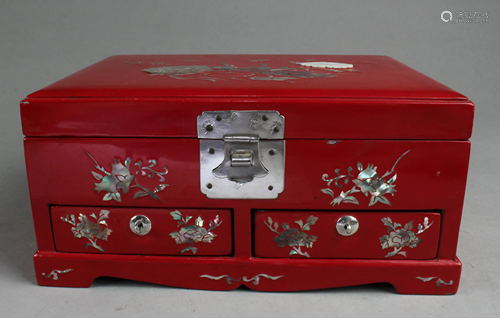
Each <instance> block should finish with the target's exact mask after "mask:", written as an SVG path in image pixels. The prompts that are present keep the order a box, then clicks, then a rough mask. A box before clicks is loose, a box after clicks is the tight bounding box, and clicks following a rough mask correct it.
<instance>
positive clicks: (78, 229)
mask: <svg viewBox="0 0 500 318" xmlns="http://www.w3.org/2000/svg"><path fill="white" fill-rule="evenodd" d="M90 217H92V218H94V219H95V222H94V221H92V220H89V219H88V218H87V216H86V215H84V214H82V213H80V215H79V216H78V221H79V222H78V223H77V222H76V218H75V216H74V215H73V214H71V216H69V215H68V214H66V217H61V220H62V221H63V222H66V223H69V224H71V225H73V227H72V228H71V231H72V232H73V237H75V238H86V239H88V240H89V242H90V243H86V244H85V248H87V247H89V246H92V247H94V248H96V249H98V250H99V251H101V252H104V249H103V248H102V247H100V246H99V245H97V240H103V241H107V240H108V236H110V235H111V232H113V231H112V230H111V229H109V228H108V227H107V226H108V224H106V219H108V218H109V211H108V210H101V212H100V213H99V218H97V216H96V215H95V213H92V214H91V215H90Z"/></svg>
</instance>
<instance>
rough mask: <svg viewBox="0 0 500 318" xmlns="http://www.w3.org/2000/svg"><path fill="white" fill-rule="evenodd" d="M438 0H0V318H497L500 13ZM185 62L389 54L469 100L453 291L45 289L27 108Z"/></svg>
mask: <svg viewBox="0 0 500 318" xmlns="http://www.w3.org/2000/svg"><path fill="white" fill-rule="evenodd" d="M436 2H438V1H435V0H424V1H422V0H420V1H410V0H405V1H401V0H400V1H360V0H350V1H332V0H308V1H298V0H286V1H285V0H281V1H272V0H252V1H235V0H233V1H224V0H203V1H201V0H200V1H194V0H182V1H172V0H164V1H159V0H157V1H128V0H127V1H114V0H113V1H111V0H108V1H102V0H100V1H96V0H86V1H56V0H45V1H34V0H24V1H10V0H0V80H1V82H0V84H1V85H0V107H1V113H0V136H1V137H0V203H1V208H0V316H2V317H86V316H95V317H104V316H106V317H128V316H130V317H132V316H134V317H135V316H137V317H151V316H155V317H160V316H161V317H179V318H180V317H185V316H199V317H225V316H226V315H227V316H228V317H234V316H237V317H255V316H259V317H295V316H299V315H300V316H305V317H310V316H312V317H362V316H364V317H426V316H436V317H446V316H450V317H451V316H453V317H500V304H499V300H500V292H499V284H500V275H499V271H500V270H499V266H500V264H499V259H500V258H499V256H500V249H499V242H500V234H499V233H500V230H499V229H500V211H499V204H498V198H499V196H498V189H497V187H500V183H499V181H498V177H499V175H498V174H499V169H500V167H499V157H500V150H499V148H498V144H499V142H498V139H499V136H500V125H499V120H500V116H499V111H498V108H499V105H498V103H499V101H500V96H499V90H500V77H499V73H500V2H498V1H495V0H490V1H486V0H479V1H440V2H439V3H436ZM444 10H448V11H451V12H453V13H455V12H456V11H466V10H471V11H483V12H484V11H489V12H490V22H489V23H485V24H452V23H445V22H443V21H442V20H441V18H440V16H441V12H442V11H444ZM183 53H186V54H199V53H205V54H209V53H212V54H216V53H232V54H238V53H242V54H243V53H244V54H258V53H271V54H380V55H389V56H392V57H394V58H396V59H397V60H400V61H402V62H403V63H405V64H407V65H409V66H411V67H413V68H415V69H417V70H419V71H420V72H422V73H424V74H426V75H429V76H430V77H432V78H434V79H436V80H438V81H440V82H442V83H444V84H445V85H447V86H449V87H451V88H453V89H455V90H457V91H459V92H460V93H462V94H464V95H466V96H468V97H469V98H470V100H472V101H473V102H474V103H475V104H476V106H477V108H476V117H475V120H474V132H473V137H472V139H471V140H472V157H471V165H470V171H469V179H468V188H467V195H466V200H465V207H464V216H463V222H462V226H461V234H460V241H459V246H458V256H459V257H460V259H461V260H462V262H463V272H462V281H461V284H460V289H459V291H458V294H457V295H455V296H439V297H435V296H406V295H397V294H395V292H394V290H393V289H392V288H391V287H390V286H387V285H369V286H359V287H347V288H338V289H329V290H320V291H308V292H292V293H259V292H253V291H250V290H247V289H238V290H235V291H231V292H210V291H208V292H207V291H196V290H184V289H177V288H169V287H165V286H156V285H151V284H144V283H137V282H131V281H123V280H117V279H98V280H97V281H96V282H95V283H94V285H93V286H92V287H91V288H89V289H70V288H49V287H39V286H38V285H37V284H36V281H35V276H34V270H33V262H32V255H33V253H34V252H35V251H36V242H35V237H34V230H33V222H32V219H31V211H30V204H29V194H28V186H27V180H26V171H25V166H24V158H23V148H22V139H23V135H22V131H21V122H20V116H19V101H20V100H21V99H23V98H24V97H25V96H26V95H27V94H29V93H31V92H33V91H35V90H38V89H40V88H42V87H44V86H46V85H49V84H51V83H52V82H54V81H56V80H59V79H61V78H63V77H65V76H67V75H69V74H71V73H73V72H75V71H77V70H79V69H81V68H83V67H86V66H88V65H90V64H92V63H95V62H97V61H99V60H101V59H103V58H105V57H107V56H109V55H115V54H183ZM173 274H175V273H173ZM332 274H336V275H342V273H332Z"/></svg>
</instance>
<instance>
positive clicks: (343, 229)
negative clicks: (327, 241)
mask: <svg viewBox="0 0 500 318" xmlns="http://www.w3.org/2000/svg"><path fill="white" fill-rule="evenodd" d="M358 228H359V222H358V220H357V219H356V218H355V217H354V216H351V215H345V216H343V217H341V218H340V219H338V220H337V232H339V234H340V235H343V236H349V235H353V234H354V233H356V232H357V231H358Z"/></svg>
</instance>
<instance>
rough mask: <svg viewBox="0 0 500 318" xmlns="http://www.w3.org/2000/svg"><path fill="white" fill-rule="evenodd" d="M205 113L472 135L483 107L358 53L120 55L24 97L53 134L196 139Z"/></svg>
mask: <svg viewBox="0 0 500 318" xmlns="http://www.w3.org/2000/svg"><path fill="white" fill-rule="evenodd" d="M205 111H212V112H214V111H217V112H221V114H225V112H228V111H256V112H265V111H272V112H275V113H279V114H280V115H282V116H284V118H286V121H287V129H286V131H285V132H284V135H283V132H279V133H278V134H276V136H277V137H276V138H285V139H290V138H300V139H443V140H445V139H446V140H466V139H468V138H469V137H470V135H471V133H472V118H473V113H474V105H473V104H472V103H471V102H470V101H469V100H468V99H467V98H466V97H465V96H463V95H461V94H459V93H457V92H455V91H453V90H452V89H450V88H448V87H446V86H444V85H442V84H440V83H438V82H436V81H435V80H433V79H431V78H429V77H427V76H425V75H423V74H421V73H419V72H417V71H415V70H413V69H411V68H410V67H408V66H405V65H404V64H402V63H400V62H398V61H396V60H394V59H392V58H390V57H387V56H355V55H354V56H350V55H144V56H142V55H124V56H112V57H109V58H107V59H105V60H103V61H101V62H98V63H96V64H94V65H91V66H89V67H87V68H85V69H83V70H81V71H79V72H77V73H75V74H73V75H71V76H68V77H66V78H64V79H62V80H60V81H58V82H56V83H54V84H52V85H49V86H47V87H46V88H44V89H42V90H39V91H37V92H35V93H33V94H31V95H29V96H28V97H27V98H26V99H25V100H24V101H22V102H21V116H22V122H23V131H24V134H25V135H26V136H46V137H58V136H79V137H95V136H98V137H99V136H113V137H179V138H197V137H198V133H199V131H198V128H199V124H200V123H198V124H197V118H198V116H200V114H202V113H203V112H205ZM242 114H243V113H242ZM272 122H273V123H274V122H275V121H274V120H273V121H272ZM270 123H271V121H270V122H269V123H264V125H263V126H262V127H264V128H266V129H270V128H273V127H271V126H270V125H271V124H270ZM202 124H203V123H202ZM219 126H220V125H219ZM268 126H269V127H268ZM232 129H233V130H234V127H233V128H232ZM236 133H245V132H244V131H242V132H236ZM259 136H260V133H259ZM260 137H262V136H260Z"/></svg>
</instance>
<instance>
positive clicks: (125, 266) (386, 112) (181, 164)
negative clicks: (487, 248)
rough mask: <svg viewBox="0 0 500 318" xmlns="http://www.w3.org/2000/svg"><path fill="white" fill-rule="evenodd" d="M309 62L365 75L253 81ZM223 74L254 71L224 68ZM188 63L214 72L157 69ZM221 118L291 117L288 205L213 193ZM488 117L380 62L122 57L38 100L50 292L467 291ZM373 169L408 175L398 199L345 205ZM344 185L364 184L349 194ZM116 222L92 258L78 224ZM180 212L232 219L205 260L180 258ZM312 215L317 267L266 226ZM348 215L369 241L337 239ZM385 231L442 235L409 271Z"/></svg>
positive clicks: (34, 131) (32, 114) (33, 122)
mask: <svg viewBox="0 0 500 318" xmlns="http://www.w3.org/2000/svg"><path fill="white" fill-rule="evenodd" d="M306 59H312V60H315V61H322V60H323V61H331V62H341V63H352V64H354V69H353V70H351V71H347V72H334V71H326V70H314V71H315V72H318V74H326V73H325V72H327V73H328V74H334V75H336V76H335V77H332V76H330V77H319V78H301V77H300V74H301V73H300V72H299V73H297V72H298V71H297V70H293V71H290V72H289V73H286V72H288V71H286V72H285V73H280V74H281V75H279V76H281V77H289V78H287V79H280V80H277V81H276V80H272V79H269V78H270V74H269V73H268V74H265V72H264V73H262V70H261V71H259V72H260V73H259V72H256V71H255V70H252V69H248V68H249V67H254V66H259V67H262V65H263V64H266V65H268V67H270V68H271V69H280V68H283V67H294V68H297V67H300V66H297V64H294V63H292V62H297V61H301V60H306ZM195 60H196V61H195ZM263 60H266V61H263ZM139 62H140V63H139ZM222 63H227V65H233V66H235V67H236V68H237V69H234V70H233V71H234V72H233V71H227V69H226V71H223V70H222V69H217V70H216V71H213V70H214V69H215V68H216V67H217V66H220V65H223V64H222ZM173 65H181V66H182V65H184V66H185V65H188V66H193V65H201V66H203V65H205V66H207V65H208V66H209V67H210V69H211V70H212V71H207V72H205V71H204V72H205V73H206V74H205V73H203V72H195V73H189V72H187V73H186V72H184V73H183V74H180V73H179V74H177V75H175V74H170V75H154V76H152V75H150V74H148V73H146V72H145V71H144V69H147V68H152V67H160V66H173ZM180 72H182V71H180ZM293 72H295V73H293ZM304 72H306V73H307V72H309V71H308V70H305V71H304ZM286 74H288V76H285V75H286ZM308 74H310V73H308ZM273 76H274V75H273ZM251 77H258V79H252V78H251ZM263 78H266V79H263ZM209 110H210V111H213V110H277V111H279V112H280V114H281V115H283V116H284V117H285V128H284V129H285V139H286V140H285V149H286V150H285V153H286V154H285V158H286V159H285V185H284V191H283V192H282V193H281V194H279V196H278V198H277V199H267V200H246V199H236V200H215V199H209V198H207V197H206V196H205V195H204V194H202V193H201V191H200V187H202V186H206V185H200V172H199V171H200V154H199V140H198V139H197V130H196V118H197V117H198V116H199V115H200V114H201V113H202V112H203V111H209ZM473 112H474V105H473V104H472V103H471V102H470V101H468V100H467V98H466V97H464V96H463V95H460V94H458V93H456V92H454V91H453V90H451V89H449V88H447V87H446V86H444V85H442V84H439V83H437V82H436V81H434V80H432V79H430V78H428V77H426V76H424V75H422V74H420V73H418V72H416V71H414V70H412V69H411V68H409V67H406V66H404V65H402V64H401V63H399V62H397V61H394V60H392V59H390V58H387V57H381V56H374V57H373V56H372V57H369V56H284V57H283V56H282V57H280V56H196V57H195V56H117V57H111V58H109V59H107V60H105V61H103V62H100V63H97V64H95V65H94V66H91V67H89V68H87V69H85V70H82V71H81V72H79V73H76V74H75V75H72V76H70V77H68V78H66V79H63V80H62V81H60V82H58V83H55V84H53V85H50V86H48V87H47V88H45V89H43V90H40V91H38V92H36V93H34V94H32V95H30V96H28V98H27V99H26V100H24V101H23V102H22V103H21V116H22V121H23V130H24V133H25V134H26V136H27V138H26V139H25V155H26V164H27V170H28V179H29V187H30V197H31V204H32V209H33V218H34V224H35V230H36V238H37V245H38V252H37V253H36V254H35V270H36V275H37V280H38V283H39V284H40V285H48V286H72V287H88V286H90V285H91V284H92V282H93V280H94V279H95V278H97V277H100V276H112V277H120V278H126V279H133V280H140V281H145V282H152V283H158V284H165V285H169V286H175V287H184V288H198V289H210V290H230V289H234V288H237V287H238V286H240V285H245V286H247V287H249V288H252V289H255V290H262V291H291V290H307V289H318V288H330V287H338V286H351V285H359V284H369V283H379V282H388V283H390V284H392V285H393V286H394V287H395V288H396V291H397V292H399V293H407V294H450V293H456V291H457V288H458V284H459V280H460V271H461V263H460V261H459V260H458V259H457V257H456V248H457V240H458V234H459V228H460V220H461V214H462V207H463V200H464V195H465V185H466V179H467V169H468V163H469V152H470V143H469V141H468V140H467V139H468V138H469V137H470V135H471V132H472V117H473ZM153 163H154V164H153ZM150 166H151V169H152V170H155V172H151V173H149V172H148V171H149V170H147V169H146V167H150ZM368 167H371V169H373V168H374V167H376V171H377V177H379V178H381V177H382V175H384V174H385V173H386V172H390V173H389V174H388V175H387V177H386V178H385V182H387V181H388V178H391V179H393V181H392V183H391V184H392V185H394V186H395V187H394V190H395V191H393V193H392V194H393V195H391V194H390V193H386V194H385V195H384V198H385V199H384V200H382V201H383V202H382V201H378V202H374V201H372V200H373V196H374V194H371V193H368V192H362V191H357V192H353V193H351V196H353V197H354V198H355V200H354V199H350V201H351V203H347V201H345V202H340V201H339V199H338V197H339V196H342V193H344V195H345V193H346V192H348V191H349V190H351V189H353V187H354V188H356V185H355V184H354V181H353V180H354V179H356V178H359V177H358V175H359V174H360V173H361V172H362V171H363V170H366V169H367V168H368ZM125 168H126V169H125ZM214 168H215V167H214ZM104 170H105V171H106V172H104ZM365 172H366V171H365ZM396 174H397V178H396V177H394V176H395V175H396ZM325 175H327V176H325ZM339 175H345V176H346V175H351V176H350V178H345V177H343V178H341V179H339V182H337V184H335V181H333V180H334V179H335V178H336V177H337V176H339ZM162 177H163V178H162ZM105 178H106V180H107V181H106V182H109V184H104V183H103V180H105ZM113 180H114V181H113ZM329 180H330V181H329ZM120 182H123V183H122V184H121V185H120ZM124 184H127V185H124ZM132 186H133V187H132ZM240 189H241V191H242V193H244V192H245V191H246V190H245V185H244V184H243V185H241V188H240ZM359 189H361V188H359ZM107 191H111V192H113V195H112V196H111V195H108V194H107ZM148 191H149V192H148ZM352 202H356V203H357V204H353V203H352ZM384 202H385V204H384ZM102 209H105V210H109V211H110V214H109V216H110V217H109V219H107V224H108V225H109V227H110V228H112V230H113V232H112V233H111V234H110V235H109V236H108V240H107V241H104V242H101V241H99V246H101V247H102V248H103V250H104V251H105V252H102V251H100V250H98V249H96V248H94V247H92V246H90V247H89V246H87V248H85V244H86V243H87V242H86V239H85V238H78V237H74V234H73V232H72V230H71V228H72V227H73V226H72V225H71V224H68V223H67V222H63V221H62V220H61V217H65V216H66V214H74V215H75V216H76V215H77V214H80V213H82V214H85V215H87V217H88V215H89V213H90V214H92V213H95V214H96V215H97V214H98V213H99V212H100V211H101V210H102ZM175 209H177V210H179V211H181V212H182V213H183V214H184V213H185V214H186V215H189V216H193V219H192V220H191V221H190V222H193V221H194V219H195V218H197V217H198V216H201V217H202V219H203V220H204V222H209V221H210V220H213V219H214V217H215V216H216V215H219V217H220V218H221V219H223V220H224V221H223V223H222V224H221V225H220V226H219V227H217V228H216V229H215V230H214V231H213V233H214V234H216V235H217V237H215V238H214V239H213V240H212V243H201V242H199V243H196V244H195V245H194V246H195V247H197V248H198V250H197V254H196V255H193V254H192V253H191V252H189V253H191V254H189V253H188V252H184V253H182V254H181V253H179V251H180V250H181V249H182V248H183V247H184V244H175V241H174V239H173V238H172V237H171V235H169V234H170V233H172V232H174V231H178V230H179V229H180V227H179V228H178V227H177V221H175V220H173V218H172V216H171V215H170V213H171V212H172V211H173V210H175ZM259 211H260V212H259ZM135 214H145V215H146V214H147V215H148V216H150V218H151V219H152V221H153V230H152V231H151V232H150V234H148V235H146V236H144V237H138V236H135V234H132V232H131V231H130V229H129V228H128V221H129V220H130V218H131V217H132V216H133V215H135ZM310 215H314V216H316V217H318V222H316V223H315V224H314V225H313V226H312V227H311V230H310V231H311V234H314V235H317V237H318V238H317V240H316V241H315V242H314V245H313V247H312V248H303V249H304V250H307V252H308V253H309V254H310V256H311V258H307V257H304V256H301V255H291V256H290V255H288V254H289V252H290V251H289V248H286V247H285V248H282V247H279V248H278V247H277V246H276V243H275V242H274V241H273V239H274V238H275V237H276V235H277V234H276V233H273V232H272V231H271V230H270V229H269V228H268V227H267V226H266V225H264V223H263V222H264V221H267V219H268V218H269V216H271V217H272V219H273V221H276V222H279V224H280V225H281V224H282V223H284V222H287V224H289V225H293V226H295V225H297V223H295V221H298V220H303V221H304V222H305V221H306V220H307V218H308V217H309V216H310ZM342 215H353V216H356V217H357V218H358V219H359V221H360V229H359V232H358V233H356V234H354V235H353V236H350V237H340V236H338V235H337V234H336V230H335V224H334V223H335V222H336V220H337V219H338V217H340V216H342ZM386 217H390V218H391V220H392V222H397V223H400V224H401V226H403V227H404V226H405V225H406V224H408V223H409V222H410V221H411V220H413V226H414V228H413V231H414V232H415V233H416V232H417V230H418V229H417V228H416V227H417V225H418V224H419V223H422V222H423V218H424V217H428V218H429V222H434V223H433V224H432V226H431V227H430V228H429V229H427V230H426V231H424V232H423V233H421V234H418V235H417V236H418V237H419V238H421V239H422V241H421V242H419V243H418V245H417V246H414V247H413V248H410V247H408V246H406V247H404V249H402V250H401V251H402V252H406V257H405V255H403V254H396V255H394V256H390V257H386V255H387V254H388V253H389V252H391V251H392V250H393V248H389V249H382V246H381V242H380V237H382V236H383V235H390V232H391V231H389V232H388V231H387V226H385V225H384V224H383V223H382V221H381V219H382V218H386ZM111 226H112V227H111ZM205 226H207V224H206V223H205ZM408 230H409V227H408ZM56 278H57V279H56Z"/></svg>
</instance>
